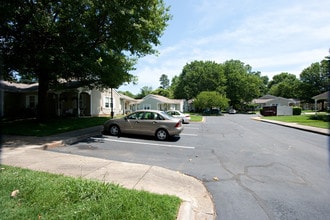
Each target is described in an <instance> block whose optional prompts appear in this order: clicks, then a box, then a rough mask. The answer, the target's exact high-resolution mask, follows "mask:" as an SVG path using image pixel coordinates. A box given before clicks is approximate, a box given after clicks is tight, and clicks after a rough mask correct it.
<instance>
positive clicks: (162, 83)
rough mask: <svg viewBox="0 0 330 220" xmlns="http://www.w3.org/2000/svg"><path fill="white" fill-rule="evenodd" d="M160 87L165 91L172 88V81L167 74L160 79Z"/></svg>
mask: <svg viewBox="0 0 330 220" xmlns="http://www.w3.org/2000/svg"><path fill="white" fill-rule="evenodd" d="M159 82H160V86H161V88H163V89H167V88H168V87H169V86H170V80H169V79H168V76H167V75H166V74H162V75H161V76H160V78H159Z"/></svg>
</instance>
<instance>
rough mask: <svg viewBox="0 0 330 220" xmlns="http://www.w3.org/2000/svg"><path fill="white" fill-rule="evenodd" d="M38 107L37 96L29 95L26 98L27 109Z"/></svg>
mask: <svg viewBox="0 0 330 220" xmlns="http://www.w3.org/2000/svg"><path fill="white" fill-rule="evenodd" d="M36 106H37V96H35V95H28V96H26V108H35V107H36Z"/></svg>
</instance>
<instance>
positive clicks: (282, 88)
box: [268, 72, 300, 98]
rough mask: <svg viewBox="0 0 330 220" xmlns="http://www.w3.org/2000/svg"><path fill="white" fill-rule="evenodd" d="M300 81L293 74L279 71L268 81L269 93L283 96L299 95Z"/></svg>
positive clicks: (296, 96) (294, 96)
mask: <svg viewBox="0 0 330 220" xmlns="http://www.w3.org/2000/svg"><path fill="white" fill-rule="evenodd" d="M299 86H300V81H299V79H298V78H297V77H296V75H294V74H290V73H286V72H283V73H280V74H278V75H275V76H274V77H273V79H272V80H271V81H270V82H269V84H268V87H269V94H271V95H274V96H280V97H284V98H298V97H299Z"/></svg>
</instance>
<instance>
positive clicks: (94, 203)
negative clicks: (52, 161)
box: [0, 165, 181, 220]
mask: <svg viewBox="0 0 330 220" xmlns="http://www.w3.org/2000/svg"><path fill="white" fill-rule="evenodd" d="M0 175H1V178H0V185H1V188H0V204H1V209H0V216H1V219H128V220H129V219H134V220H135V219H136V220H139V219H141V220H142V219H143V220H144V219H164V220H167V219H173V220H174V219H176V216H177V212H178V209H179V207H180V203H181V200H180V199H179V198H178V197H175V196H169V195H157V194H153V193H148V192H145V191H137V190H128V189H125V188H122V187H120V186H118V185H115V184H110V183H104V182H99V181H94V180H86V179H82V178H72V177H66V176H63V175H55V174H49V173H44V172H37V171H31V170H28V169H21V168H16V167H11V166H3V165H2V166H1V170H0ZM14 190H19V193H18V194H17V196H16V197H12V196H11V193H12V192H13V191H14Z"/></svg>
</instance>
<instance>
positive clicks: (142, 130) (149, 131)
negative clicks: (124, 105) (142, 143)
mask: <svg viewBox="0 0 330 220" xmlns="http://www.w3.org/2000/svg"><path fill="white" fill-rule="evenodd" d="M182 131H183V126H182V121H181V119H178V118H174V117H172V116H170V115H168V114H167V113H166V112H163V111H157V110H139V111H136V112H133V113H131V114H129V115H127V116H125V117H123V118H117V119H110V120H108V121H106V122H105V123H104V126H103V133H104V134H110V135H113V136H118V135H120V134H121V133H126V134H138V135H148V136H155V137H156V138H157V139H158V140H161V141H163V140H166V139H168V138H169V137H170V136H176V135H179V134H180V133H181V132H182Z"/></svg>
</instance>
